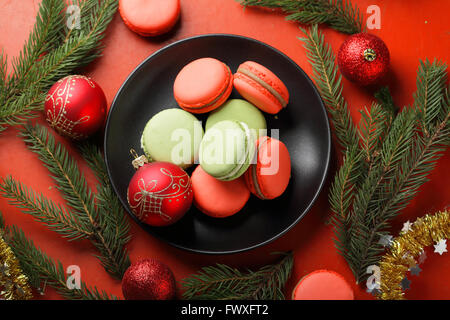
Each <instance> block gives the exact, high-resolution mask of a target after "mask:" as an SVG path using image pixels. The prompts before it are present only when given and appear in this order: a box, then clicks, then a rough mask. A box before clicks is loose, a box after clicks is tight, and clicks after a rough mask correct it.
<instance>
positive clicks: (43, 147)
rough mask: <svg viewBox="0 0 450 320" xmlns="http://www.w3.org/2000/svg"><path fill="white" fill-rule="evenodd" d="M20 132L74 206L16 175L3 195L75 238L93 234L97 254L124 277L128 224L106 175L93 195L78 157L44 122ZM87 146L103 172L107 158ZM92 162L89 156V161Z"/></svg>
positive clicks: (6, 183)
mask: <svg viewBox="0 0 450 320" xmlns="http://www.w3.org/2000/svg"><path fill="white" fill-rule="evenodd" d="M21 136H22V138H23V139H24V141H25V142H26V144H27V146H28V148H29V149H30V150H31V151H33V152H35V153H36V154H38V156H39V159H40V160H41V161H42V162H43V164H44V165H45V166H46V167H47V169H48V170H49V171H50V174H51V177H52V178H53V179H54V181H55V183H56V188H57V189H58V190H59V191H60V192H61V194H62V196H63V198H64V199H65V200H66V202H67V205H68V207H69V208H70V209H65V208H64V207H62V206H61V205H56V204H55V203H53V202H52V201H51V200H48V199H46V198H45V197H44V196H42V195H37V194H35V192H33V191H32V190H30V189H29V188H27V187H25V186H24V185H22V184H21V183H19V182H17V181H15V180H14V179H13V178H11V177H9V178H6V179H3V181H2V183H1V184H0V191H1V192H2V194H3V195H4V196H5V197H7V198H9V199H10V203H11V204H14V205H17V206H18V207H19V208H22V209H24V212H25V213H28V214H31V215H32V216H34V217H35V218H36V219H37V220H38V221H41V222H42V223H44V224H45V225H46V226H47V227H49V228H50V229H52V230H54V231H56V232H58V233H59V234H61V235H62V236H63V237H66V238H69V239H70V240H78V239H89V240H90V241H91V243H92V244H93V245H94V246H95V248H96V249H97V250H98V252H99V255H98V256H97V257H98V259H99V260H100V261H101V263H102V265H103V267H104V268H105V270H106V271H107V272H108V273H110V274H111V275H112V276H114V277H115V278H117V279H121V278H122V276H123V274H124V272H125V271H126V269H127V268H128V266H129V265H130V260H129V257H128V253H127V250H126V249H125V245H126V243H127V242H128V241H129V239H130V236H129V224H128V220H127V219H126V215H125V213H124V211H123V208H122V206H121V204H120V202H119V200H118V199H117V197H116V195H115V194H114V191H113V190H112V188H111V185H110V184H109V181H106V180H105V176H104V174H101V175H100V176H98V179H99V182H100V185H99V186H98V187H97V193H96V194H94V193H93V192H92V191H91V189H90V188H89V186H88V185H87V183H86V179H85V177H84V175H83V174H82V173H81V172H80V171H79V169H78V166H77V164H76V162H75V160H74V159H73V158H72V157H70V155H69V153H68V152H67V150H66V149H65V147H64V146H63V145H61V144H59V143H56V141H55V139H54V137H53V136H52V135H51V134H49V132H48V130H47V129H46V128H45V127H43V126H40V125H36V126H32V125H30V124H28V125H25V127H24V129H23V130H22V132H21ZM85 148H86V149H87V148H88V147H87V146H85ZM88 150H89V153H90V154H91V155H92V157H94V156H95V161H96V163H97V164H98V165H99V166H102V167H103V168H102V170H103V171H104V170H105V168H104V162H103V160H101V159H100V157H101V154H100V152H99V151H98V149H97V148H96V147H95V146H94V145H91V146H90V147H89V149H88ZM92 161H93V159H92V158H91V157H88V163H92ZM95 173H97V174H98V173H99V171H95Z"/></svg>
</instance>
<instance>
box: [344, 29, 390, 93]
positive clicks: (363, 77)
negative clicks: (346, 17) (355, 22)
mask: <svg viewBox="0 0 450 320" xmlns="http://www.w3.org/2000/svg"><path fill="white" fill-rule="evenodd" d="M337 59H338V65H339V70H340V71H341V73H342V74H343V75H344V76H345V77H346V78H347V79H348V80H350V81H352V82H355V83H358V84H361V85H364V86H365V85H369V84H374V83H376V82H378V81H379V80H380V79H381V78H383V77H384V76H385V75H386V73H387V72H388V70H389V60H390V56H389V49H388V48H387V46H386V44H385V43H384V42H383V40H381V39H380V38H378V37H377V36H374V35H372V34H368V33H358V34H354V35H351V36H350V37H348V38H347V40H345V41H344V43H343V44H342V45H341V47H340V49H339V53H338V58H337Z"/></svg>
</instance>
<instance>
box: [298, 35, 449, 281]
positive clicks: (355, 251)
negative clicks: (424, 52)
mask: <svg viewBox="0 0 450 320" xmlns="http://www.w3.org/2000/svg"><path fill="white" fill-rule="evenodd" d="M305 34H306V38H305V39H302V40H303V41H304V43H305V47H306V49H307V51H308V57H309V59H310V62H311V64H312V66H313V70H314V78H315V81H316V83H317V86H318V88H319V91H320V93H321V95H322V98H323V100H324V101H325V104H326V106H327V110H328V112H329V114H330V117H331V120H332V123H333V125H334V127H335V133H336V137H337V140H338V141H339V142H340V144H341V145H342V146H343V147H344V148H343V149H344V150H343V151H344V155H345V156H344V161H343V164H342V166H341V168H340V169H339V170H338V172H337V174H336V176H335V179H334V182H333V184H332V186H331V189H330V194H329V200H330V204H331V209H332V211H333V212H334V215H333V217H332V223H333V225H334V233H335V245H336V248H337V249H338V251H339V253H340V254H341V255H343V257H344V258H345V259H346V261H347V263H348V264H349V266H350V268H351V269H352V271H353V273H354V275H355V278H356V279H357V282H360V281H362V280H364V279H365V278H366V276H367V274H366V269H367V267H368V266H370V265H373V264H377V263H378V260H379V254H380V253H381V252H382V251H383V250H384V248H383V246H382V245H381V244H380V243H379V240H380V237H381V236H382V235H384V234H386V232H387V230H388V229H389V227H390V222H391V221H392V219H394V218H395V217H396V216H397V215H398V214H399V213H400V212H401V210H403V209H404V208H405V207H406V206H407V205H408V204H409V203H410V201H411V199H412V198H413V197H414V196H415V195H416V194H417V192H418V190H419V188H420V186H422V185H423V184H424V183H425V182H426V181H427V179H428V178H427V177H428V174H429V173H430V172H431V171H432V170H433V168H434V167H435V165H436V162H437V160H438V159H439V158H440V157H441V156H442V153H443V152H444V151H445V150H446V147H447V146H448V144H449V143H450V128H449V123H448V122H449V116H450V115H449V113H450V106H449V100H450V99H449V93H448V92H449V89H448V87H446V83H447V71H446V69H447V66H446V65H445V64H443V63H442V62H439V61H434V62H430V61H428V60H425V61H421V63H420V66H419V69H418V72H417V92H416V93H415V94H414V98H415V102H414V104H413V106H411V107H404V108H403V110H401V111H399V110H398V108H397V107H396V106H395V104H394V102H393V99H392V97H391V96H390V93H389V90H388V89H387V88H384V89H382V90H381V91H379V92H378V93H377V94H376V98H377V99H378V102H379V104H377V103H374V104H373V105H372V106H371V108H369V109H367V108H365V109H364V110H363V111H362V117H361V121H360V124H359V130H356V128H355V126H354V125H353V123H352V121H351V118H350V115H349V110H348V106H347V104H346V103H345V102H342V101H343V97H341V93H342V85H341V81H340V80H341V77H340V75H338V72H337V68H336V63H335V57H334V55H333V54H332V52H331V48H330V46H329V45H328V44H326V43H325V42H324V38H323V35H321V34H320V33H319V32H318V29H317V26H313V27H312V28H311V30H310V31H309V32H307V31H305ZM336 106H337V107H336Z"/></svg>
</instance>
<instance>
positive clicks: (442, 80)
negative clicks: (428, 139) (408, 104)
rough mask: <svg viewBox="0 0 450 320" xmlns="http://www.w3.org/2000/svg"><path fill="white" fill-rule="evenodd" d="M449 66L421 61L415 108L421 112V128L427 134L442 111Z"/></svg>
mask: <svg viewBox="0 0 450 320" xmlns="http://www.w3.org/2000/svg"><path fill="white" fill-rule="evenodd" d="M446 69H447V66H446V65H445V64H443V63H442V62H440V61H437V60H435V61H433V63H431V62H430V61H428V59H427V60H425V61H421V62H420V65H419V69H418V71H417V75H418V76H417V81H416V82H417V92H416V93H415V94H414V106H415V107H416V108H417V109H418V110H420V113H421V117H420V120H421V126H422V130H423V132H424V133H425V134H429V131H430V130H432V127H433V125H434V121H435V119H436V117H438V115H439V113H440V111H441V105H442V103H443V99H444V95H443V94H442V92H443V90H445V88H446V83H447V72H446Z"/></svg>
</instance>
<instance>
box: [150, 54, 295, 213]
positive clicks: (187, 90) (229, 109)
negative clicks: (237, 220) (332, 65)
mask: <svg viewBox="0 0 450 320" xmlns="http://www.w3.org/2000/svg"><path fill="white" fill-rule="evenodd" d="M233 88H234V89H236V90H237V91H238V92H239V94H240V95H241V96H242V97H243V98H244V99H229V97H230V95H231V92H232V90H233ZM173 93H174V97H175V100H176V101H177V103H178V105H179V107H180V108H181V109H180V108H169V109H165V110H163V111H161V112H159V113H158V114H156V115H154V116H153V117H152V118H151V119H150V120H149V121H148V122H147V124H146V126H145V128H144V131H143V133H142V137H141V146H142V149H143V150H144V152H145V154H146V156H147V157H148V158H149V159H151V160H152V161H166V162H167V161H168V162H172V163H174V164H176V165H178V166H180V167H182V168H183V169H186V168H189V167H191V166H193V165H194V164H199V165H198V166H196V167H195V168H194V169H193V170H192V174H191V183H192V189H193V192H194V204H195V205H196V206H197V208H198V209H199V210H200V211H202V212H203V213H205V214H206V215H209V216H212V217H217V218H224V217H229V216H231V215H234V214H235V213H237V212H239V211H240V210H241V209H242V208H243V207H244V206H245V204H246V203H247V201H248V200H249V198H250V195H251V194H253V195H255V196H256V197H258V198H259V199H262V200H269V199H274V198H277V197H279V196H281V195H282V194H283V193H284V191H285V190H286V188H287V187H288V184H289V180H290V176H291V160H290V155H289V151H288V149H287V147H286V146H285V145H284V144H283V142H281V141H280V140H278V139H275V138H273V137H268V135H267V129H268V128H267V123H266V119H265V116H264V113H269V114H277V113H278V112H279V111H281V110H282V109H283V108H285V107H286V106H287V104H288V103H289V92H288V90H287V88H286V86H285V85H284V84H283V82H282V81H281V80H280V79H279V78H278V77H277V76H276V75H275V74H274V73H273V72H272V71H270V70H269V69H268V68H266V67H264V66H262V65H261V64H259V63H256V62H254V61H247V62H244V63H242V64H241V65H240V66H239V68H238V69H237V70H236V73H234V74H233V73H232V71H231V69H230V67H228V66H227V65H226V64H225V63H223V62H222V61H219V60H217V59H214V58H209V57H207V58H201V59H197V60H194V61H192V62H190V63H189V64H187V65H186V66H185V67H183V68H182V69H181V70H180V72H179V73H178V75H177V76H176V78H175V81H174V86H173ZM205 113H209V114H208V116H207V119H206V123H205V126H204V128H203V126H202V123H201V122H200V121H198V120H197V118H196V116H195V115H198V114H205Z"/></svg>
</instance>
